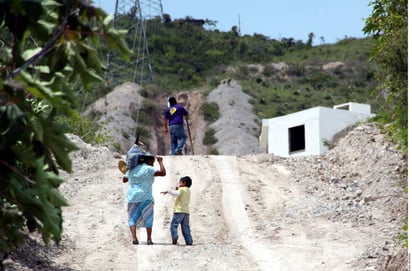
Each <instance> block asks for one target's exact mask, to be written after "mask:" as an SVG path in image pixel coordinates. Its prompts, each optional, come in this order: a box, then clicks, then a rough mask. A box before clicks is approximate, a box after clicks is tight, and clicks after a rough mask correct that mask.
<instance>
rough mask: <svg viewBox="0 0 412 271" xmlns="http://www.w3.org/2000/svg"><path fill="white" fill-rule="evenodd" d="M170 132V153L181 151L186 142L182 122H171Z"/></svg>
mask: <svg viewBox="0 0 412 271" xmlns="http://www.w3.org/2000/svg"><path fill="white" fill-rule="evenodd" d="M169 134H170V154H171V155H174V154H175V153H176V152H182V150H183V146H184V145H185V143H186V134H185V127H184V126H183V124H173V125H170V126H169Z"/></svg>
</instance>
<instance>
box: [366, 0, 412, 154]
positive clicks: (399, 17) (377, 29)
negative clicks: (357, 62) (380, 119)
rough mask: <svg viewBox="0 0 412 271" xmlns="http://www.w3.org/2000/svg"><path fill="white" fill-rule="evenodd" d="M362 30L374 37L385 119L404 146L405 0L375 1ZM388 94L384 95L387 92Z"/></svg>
mask: <svg viewBox="0 0 412 271" xmlns="http://www.w3.org/2000/svg"><path fill="white" fill-rule="evenodd" d="M371 5H372V6H373V11H372V15H371V16H370V17H368V18H367V20H366V24H365V27H364V29H363V30H364V32H365V33H368V34H371V35H372V36H373V38H374V39H375V41H376V42H375V47H374V49H373V51H372V60H373V61H375V62H377V63H378V64H379V66H380V67H381V70H380V76H379V79H380V82H381V85H380V88H379V91H380V93H383V94H384V95H385V96H387V101H388V104H389V106H390V112H388V113H389V114H388V115H389V116H388V119H387V120H388V121H389V122H391V123H392V127H393V128H394V129H393V132H394V135H395V138H396V139H397V140H398V142H399V143H400V145H401V146H402V147H403V148H405V149H406V148H407V146H408V141H407V138H408V1H407V0H375V1H372V2H371ZM386 93H387V95H386Z"/></svg>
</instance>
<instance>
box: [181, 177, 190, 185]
mask: <svg viewBox="0 0 412 271" xmlns="http://www.w3.org/2000/svg"><path fill="white" fill-rule="evenodd" d="M180 181H181V182H184V183H185V186H186V187H191V186H192V179H191V178H190V177H189V176H185V177H182V178H180Z"/></svg>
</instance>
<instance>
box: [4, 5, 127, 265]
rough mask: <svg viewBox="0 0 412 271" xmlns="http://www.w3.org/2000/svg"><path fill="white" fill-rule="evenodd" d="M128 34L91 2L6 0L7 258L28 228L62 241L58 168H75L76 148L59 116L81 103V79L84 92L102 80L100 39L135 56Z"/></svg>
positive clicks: (5, 141)
mask: <svg viewBox="0 0 412 271" xmlns="http://www.w3.org/2000/svg"><path fill="white" fill-rule="evenodd" d="M122 34H123V33H122V32H121V31H119V30H115V29H114V28H113V27H112V23H111V18H110V17H108V16H107V15H106V14H105V13H104V12H103V11H102V10H101V9H99V8H96V7H94V6H92V5H90V4H89V3H88V2H87V1H81V0H75V1H65V0H55V1H53V0H44V1H33V0H31V1H29V0H14V1H1V2H0V43H1V47H0V135H1V136H0V182H1V185H0V256H1V258H2V259H3V257H4V255H7V254H8V253H10V252H11V251H13V250H14V249H16V248H17V247H18V246H19V244H21V242H22V241H23V240H24V235H23V232H24V231H25V229H28V230H29V231H30V232H32V231H36V230H37V231H39V232H40V233H41V235H42V238H43V240H44V242H45V243H48V242H50V240H54V241H55V242H57V243H58V242H59V241H60V239H61V233H62V231H63V228H62V209H61V208H62V207H63V206H66V205H67V204H68V202H67V200H66V199H65V198H64V197H63V196H62V195H61V194H60V192H59V191H58V188H59V186H60V185H61V184H62V183H63V181H64V180H63V179H62V178H61V177H60V176H59V171H60V170H64V171H67V172H70V171H71V160H70V157H69V153H70V152H71V151H74V150H76V146H75V145H74V144H73V143H72V142H70V141H69V140H68V138H67V137H66V136H65V133H67V132H69V129H68V126H67V125H65V124H64V123H61V122H59V120H60V119H62V118H61V117H62V116H67V117H69V116H70V111H71V110H72V109H73V108H75V107H76V99H75V97H74V93H75V90H74V86H75V85H77V84H75V82H76V81H78V80H79V81H80V82H81V86H83V87H84V88H85V89H86V90H89V89H90V88H91V87H92V86H93V85H94V84H96V83H102V82H103V80H102V77H101V74H102V72H103V70H104V65H103V64H102V61H101V60H100V59H99V57H98V54H97V53H96V50H95V48H96V47H97V41H98V40H103V41H106V43H107V44H108V46H109V48H111V49H115V50H118V51H119V52H120V53H122V55H123V56H124V57H125V58H127V57H128V56H129V55H130V52H129V49H128V48H127V46H126V43H125V42H124V40H123V37H122ZM98 37H100V38H101V39H98ZM0 267H1V263H0Z"/></svg>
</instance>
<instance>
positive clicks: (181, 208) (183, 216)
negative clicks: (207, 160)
mask: <svg viewBox="0 0 412 271" xmlns="http://www.w3.org/2000/svg"><path fill="white" fill-rule="evenodd" d="M191 186H192V179H191V178H190V177H189V176H185V177H182V178H180V180H179V186H178V187H176V190H170V191H163V192H160V193H162V194H163V195H166V194H170V195H173V196H175V197H176V201H175V205H174V208H173V219H172V222H171V223H170V233H171V235H172V244H173V245H177V239H178V237H179V236H178V233H177V228H178V227H179V224H180V227H181V230H182V234H183V237H184V238H185V242H186V245H188V246H191V245H192V244H193V239H192V234H191V232H190V224H189V213H190V212H189V204H190V187H191Z"/></svg>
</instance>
